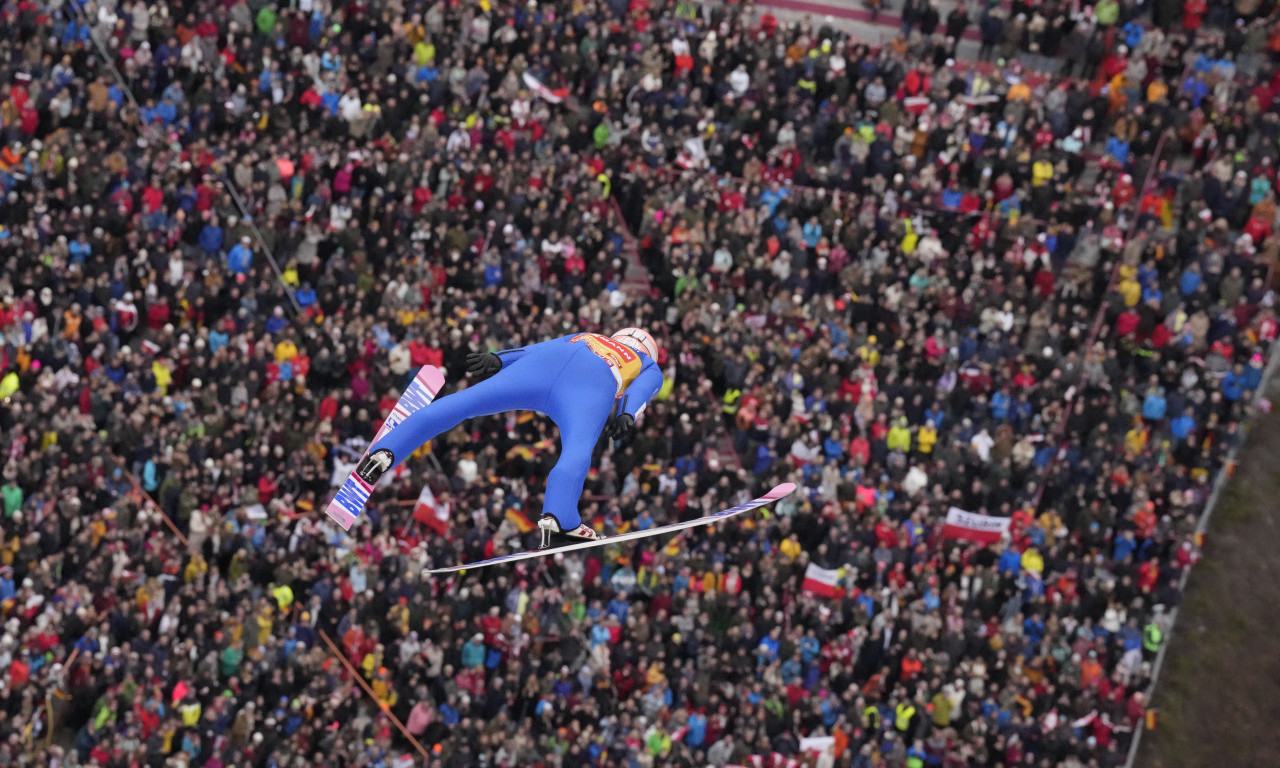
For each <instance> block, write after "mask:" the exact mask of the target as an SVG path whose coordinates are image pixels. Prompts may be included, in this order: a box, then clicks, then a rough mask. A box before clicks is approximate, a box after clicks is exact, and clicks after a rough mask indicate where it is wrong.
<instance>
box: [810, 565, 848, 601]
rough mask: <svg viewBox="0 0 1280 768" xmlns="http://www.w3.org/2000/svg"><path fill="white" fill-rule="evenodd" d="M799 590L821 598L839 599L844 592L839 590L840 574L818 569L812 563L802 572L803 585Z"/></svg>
mask: <svg viewBox="0 0 1280 768" xmlns="http://www.w3.org/2000/svg"><path fill="white" fill-rule="evenodd" d="M801 588H802V589H804V591H806V592H812V593H813V594H815V595H821V596H823V597H839V596H840V595H841V593H843V592H844V590H843V589H841V588H840V572H839V571H834V570H828V569H826V568H819V567H818V566H816V565H814V564H813V563H809V567H808V568H806V569H805V571H804V584H803V585H801Z"/></svg>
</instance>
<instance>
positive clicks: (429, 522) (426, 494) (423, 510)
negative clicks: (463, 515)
mask: <svg viewBox="0 0 1280 768" xmlns="http://www.w3.org/2000/svg"><path fill="white" fill-rule="evenodd" d="M413 519H414V520H417V521H418V522H419V523H422V524H423V525H425V526H427V527H428V528H430V529H431V530H433V531H435V532H436V533H438V534H440V535H441V536H443V535H445V533H446V532H447V531H448V530H449V505H448V504H438V503H436V495H435V494H434V493H432V492H431V486H430V485H425V484H424V485H423V486H422V493H420V494H418V503H417V504H414V505H413Z"/></svg>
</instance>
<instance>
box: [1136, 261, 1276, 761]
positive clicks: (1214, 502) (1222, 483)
mask: <svg viewBox="0 0 1280 768" xmlns="http://www.w3.org/2000/svg"><path fill="white" fill-rule="evenodd" d="M1273 273H1274V270H1270V271H1269V272H1268V280H1267V285H1268V286H1270V285H1271V278H1272V277H1273ZM1277 367H1280V344H1277V343H1276V342H1272V343H1271V349H1270V351H1269V352H1268V354H1267V367H1266V368H1264V369H1263V371H1262V382H1261V383H1260V384H1258V389H1257V390H1256V392H1255V396H1256V397H1264V396H1265V393H1266V391H1267V387H1268V385H1269V383H1270V382H1271V380H1272V379H1273V378H1274V377H1275V373H1276V368H1277ZM1254 407H1255V408H1256V407H1257V406H1256V405H1255V406H1254ZM1257 414H1258V411H1255V412H1254V414H1253V416H1252V418H1251V419H1250V424H1249V425H1248V426H1246V427H1245V429H1246V432H1247V431H1251V430H1252V428H1253V426H1254V424H1253V423H1254V422H1256V420H1257ZM1247 443H1248V435H1247V434H1246V435H1245V439H1244V440H1241V441H1240V442H1239V443H1238V444H1237V445H1236V446H1235V447H1234V448H1232V449H1231V451H1230V452H1229V453H1228V454H1227V459H1226V461H1224V462H1223V463H1222V467H1221V468H1220V469H1219V470H1218V474H1217V476H1216V477H1215V478H1214V481H1213V490H1212V491H1211V492H1210V493H1209V500H1208V501H1207V502H1205V505H1204V511H1203V512H1201V513H1200V519H1199V521H1198V522H1197V523H1196V535H1197V537H1203V535H1204V534H1206V533H1208V531H1209V523H1210V521H1211V520H1212V519H1213V513H1214V511H1215V510H1216V509H1217V506H1218V499H1219V497H1221V495H1222V490H1223V489H1224V488H1226V486H1227V483H1228V482H1229V481H1230V480H1231V476H1232V475H1233V474H1234V469H1235V467H1236V461H1237V456H1238V455H1239V453H1240V451H1241V449H1243V448H1244V447H1245V445H1246V444H1247ZM1194 568H1195V565H1190V566H1188V567H1186V568H1185V569H1183V571H1182V577H1181V578H1180V579H1179V580H1178V594H1179V595H1185V594H1186V591H1187V580H1188V579H1189V578H1190V576H1191V571H1192V570H1193V569H1194ZM1178 613H1179V609H1178V608H1177V607H1174V608H1173V610H1171V611H1170V612H1169V614H1168V616H1169V618H1168V620H1167V621H1166V627H1165V630H1164V638H1163V640H1162V642H1161V643H1160V650H1159V651H1157V652H1156V658H1155V661H1153V662H1152V663H1151V680H1150V681H1149V682H1148V683H1147V688H1146V691H1145V692H1146V694H1147V707H1148V708H1149V709H1152V710H1155V709H1157V708H1156V707H1155V706H1154V704H1155V699H1154V697H1153V696H1152V694H1153V693H1154V692H1155V690H1156V683H1157V682H1158V681H1159V679H1160V670H1161V669H1162V668H1163V667H1164V657H1165V653H1166V652H1167V651H1168V650H1169V645H1170V641H1171V640H1173V633H1174V629H1175V628H1176V627H1177V624H1178ZM1145 730H1146V725H1145V723H1137V724H1135V726H1134V733H1133V740H1132V741H1131V742H1130V744H1129V755H1128V757H1127V758H1126V759H1125V763H1124V764H1125V768H1133V765H1134V761H1136V760H1137V758H1138V748H1139V746H1140V745H1141V744H1142V732H1143V731H1145Z"/></svg>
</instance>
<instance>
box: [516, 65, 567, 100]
mask: <svg viewBox="0 0 1280 768" xmlns="http://www.w3.org/2000/svg"><path fill="white" fill-rule="evenodd" d="M520 79H522V80H524V84H525V87H527V88H528V89H529V90H531V91H533V92H534V93H536V94H538V96H539V97H540V98H543V99H546V100H547V101H549V102H551V103H552V104H559V103H560V102H562V101H564V97H566V96H568V95H569V89H568V88H555V89H551V88H548V87H547V86H546V84H545V83H543V82H542V81H541V80H539V79H538V78H536V77H534V76H533V73H532V72H529V71H525V73H524V75H522V76H521V78H520Z"/></svg>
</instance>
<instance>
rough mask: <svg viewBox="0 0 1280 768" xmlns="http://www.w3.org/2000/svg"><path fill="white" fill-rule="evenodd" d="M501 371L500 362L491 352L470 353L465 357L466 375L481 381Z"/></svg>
mask: <svg viewBox="0 0 1280 768" xmlns="http://www.w3.org/2000/svg"><path fill="white" fill-rule="evenodd" d="M500 370H502V360H501V359H500V358H499V357H498V356H497V355H495V354H494V353H492V352H472V353H471V354H469V355H467V375H468V376H470V377H471V378H473V379H475V380H477V381H483V380H485V379H487V378H489V377H490V376H492V375H493V374H495V373H497V372H498V371H500Z"/></svg>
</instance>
